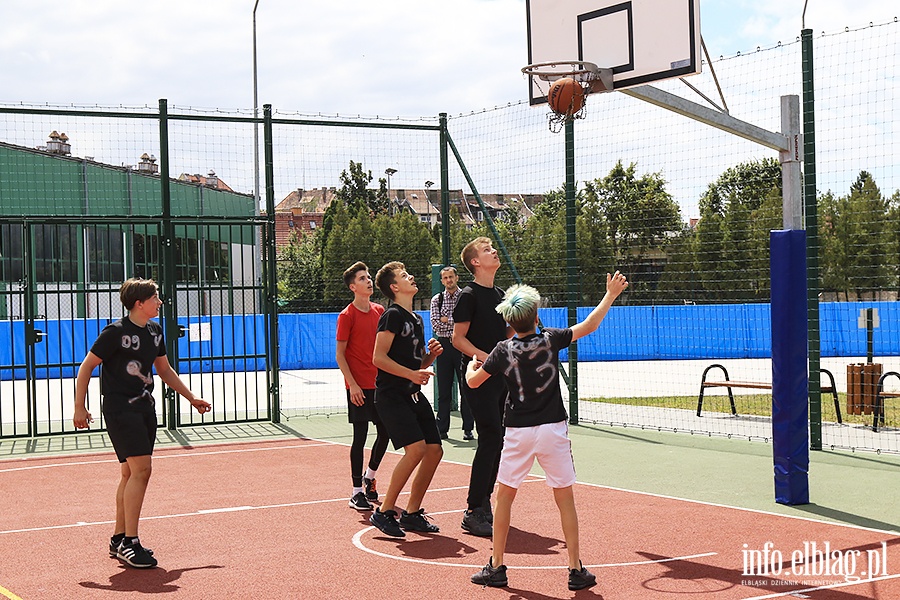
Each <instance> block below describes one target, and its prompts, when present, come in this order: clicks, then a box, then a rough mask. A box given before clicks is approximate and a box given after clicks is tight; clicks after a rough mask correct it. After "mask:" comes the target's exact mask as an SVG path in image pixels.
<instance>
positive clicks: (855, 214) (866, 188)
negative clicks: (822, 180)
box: [829, 171, 893, 299]
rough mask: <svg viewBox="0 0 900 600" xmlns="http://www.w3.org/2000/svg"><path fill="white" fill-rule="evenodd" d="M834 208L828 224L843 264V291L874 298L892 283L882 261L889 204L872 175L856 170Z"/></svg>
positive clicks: (887, 246) (887, 244) (888, 239)
mask: <svg viewBox="0 0 900 600" xmlns="http://www.w3.org/2000/svg"><path fill="white" fill-rule="evenodd" d="M834 208H835V210H834V214H832V215H830V216H831V217H832V225H833V226H834V228H835V230H836V231H835V235H836V236H837V239H838V240H840V242H841V243H842V245H843V248H841V250H840V254H842V255H843V257H844V259H845V260H846V265H847V266H846V270H845V272H844V285H843V291H845V292H854V293H855V294H857V296H859V297H861V296H863V295H870V297H871V298H873V299H874V298H875V297H876V292H877V291H878V290H880V289H883V288H885V287H887V286H888V285H890V284H891V283H892V269H891V267H890V266H889V265H888V261H887V260H886V259H887V257H888V256H889V252H890V248H891V245H892V238H893V232H890V231H889V230H888V229H887V224H888V217H889V204H888V202H887V201H886V200H885V199H884V198H882V196H881V191H880V190H879V189H878V186H877V185H875V181H874V180H873V179H872V175H871V174H870V173H868V172H867V171H860V173H859V175H858V176H857V178H856V181H854V182H853V184H851V186H850V194H849V196H846V197H844V198H841V199H839V200H838V201H837V202H836V203H835V206H834ZM829 258H831V257H829ZM835 283H837V282H835Z"/></svg>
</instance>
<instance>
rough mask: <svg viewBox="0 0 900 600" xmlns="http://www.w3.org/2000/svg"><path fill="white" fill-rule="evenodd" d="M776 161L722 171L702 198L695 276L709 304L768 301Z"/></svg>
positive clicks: (777, 198)
mask: <svg viewBox="0 0 900 600" xmlns="http://www.w3.org/2000/svg"><path fill="white" fill-rule="evenodd" d="M781 213H782V210H781V166H780V165H779V163H778V161H777V160H775V159H774V158H766V159H763V160H754V161H748V162H745V163H741V164H738V165H736V166H734V167H730V168H728V169H726V170H725V171H724V172H723V173H722V174H721V175H720V176H719V177H718V178H717V179H716V181H714V182H713V183H711V184H709V187H708V188H707V190H706V192H704V194H703V196H702V197H701V198H700V223H699V224H698V226H697V236H698V237H697V243H696V245H695V249H696V252H697V254H696V260H695V274H696V278H697V281H698V283H699V284H700V285H701V286H702V290H700V293H699V294H698V298H701V299H704V300H709V301H718V302H721V301H734V300H744V301H752V300H757V301H765V300H768V299H769V231H770V230H771V229H779V228H780V227H781Z"/></svg>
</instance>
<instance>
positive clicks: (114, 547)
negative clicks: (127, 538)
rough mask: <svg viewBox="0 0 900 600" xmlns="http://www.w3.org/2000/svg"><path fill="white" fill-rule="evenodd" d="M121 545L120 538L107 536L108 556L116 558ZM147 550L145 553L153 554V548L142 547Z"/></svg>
mask: <svg viewBox="0 0 900 600" xmlns="http://www.w3.org/2000/svg"><path fill="white" fill-rule="evenodd" d="M121 545H122V540H121V538H120V539H119V540H118V541H116V538H115V537H111V538H109V557H110V558H118V557H119V546H121ZM144 550H146V551H147V554H149V555H150V556H153V550H151V549H150V548H144Z"/></svg>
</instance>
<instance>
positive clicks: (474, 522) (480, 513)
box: [462, 507, 494, 537]
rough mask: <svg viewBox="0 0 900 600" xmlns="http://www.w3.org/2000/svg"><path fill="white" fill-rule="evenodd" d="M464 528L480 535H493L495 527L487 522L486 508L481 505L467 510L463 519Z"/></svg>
mask: <svg viewBox="0 0 900 600" xmlns="http://www.w3.org/2000/svg"><path fill="white" fill-rule="evenodd" d="M462 528H463V529H465V530H466V531H468V532H469V533H471V534H472V535H477V536H479V537H491V536H492V535H494V528H493V526H492V525H491V524H490V523H488V522H487V518H486V517H485V514H484V509H483V508H481V507H478V508H473V509H472V510H467V511H466V513H465V514H464V515H463V519H462Z"/></svg>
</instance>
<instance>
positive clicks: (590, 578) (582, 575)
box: [569, 564, 597, 592]
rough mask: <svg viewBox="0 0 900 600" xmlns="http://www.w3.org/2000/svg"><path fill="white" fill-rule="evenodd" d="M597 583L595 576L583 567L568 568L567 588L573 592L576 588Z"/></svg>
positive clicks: (579, 588) (583, 587)
mask: <svg viewBox="0 0 900 600" xmlns="http://www.w3.org/2000/svg"><path fill="white" fill-rule="evenodd" d="M595 585H597V576H596V575H594V574H593V573H591V572H590V571H588V570H587V569H585V568H584V565H583V564H582V565H581V569H570V570H569V589H570V590H572V591H573V592H574V591H576V590H584V589H587V588H589V587H593V586H595Z"/></svg>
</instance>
